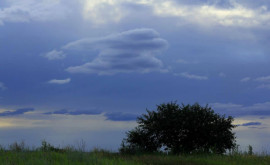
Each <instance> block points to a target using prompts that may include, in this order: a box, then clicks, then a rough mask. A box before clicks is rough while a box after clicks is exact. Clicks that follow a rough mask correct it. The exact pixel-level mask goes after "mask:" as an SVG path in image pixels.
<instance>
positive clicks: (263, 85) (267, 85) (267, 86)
mask: <svg viewBox="0 0 270 165" xmlns="http://www.w3.org/2000/svg"><path fill="white" fill-rule="evenodd" d="M257 88H264V89H270V84H262V85H259V86H258V87H257Z"/></svg>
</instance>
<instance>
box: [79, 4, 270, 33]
mask: <svg viewBox="0 0 270 165" xmlns="http://www.w3.org/2000/svg"><path fill="white" fill-rule="evenodd" d="M127 3H130V4H135V5H142V6H147V7H150V8H151V9H152V12H153V14H154V15H156V16H159V17H175V18H179V21H180V20H185V21H187V22H191V23H195V24H200V25H202V26H208V27H209V26H213V25H217V26H220V25H221V26H227V27H228V26H229V27H244V28H247V27H265V26H267V27H268V26H269V25H270V23H269V22H270V12H268V9H267V6H261V7H259V8H255V9H253V8H249V7H247V6H244V5H243V4H241V3H238V2H236V1H235V0H230V1H228V3H229V4H230V5H229V6H230V7H226V8H225V7H220V6H218V5H216V4H215V3H214V4H209V3H208V2H206V3H204V4H203V3H201V4H200V5H198V4H197V5H192V4H191V3H189V4H187V3H183V2H181V1H175V0H166V1H161V0H137V1H132V0H84V11H83V15H84V18H85V19H90V20H91V21H93V22H94V23H97V24H99V23H107V22H119V21H120V20H121V19H122V18H125V17H126V16H128V15H129V14H130V13H129V11H128V9H126V8H125V7H124V6H125V5H124V4H127ZM104 11H106V12H104Z"/></svg>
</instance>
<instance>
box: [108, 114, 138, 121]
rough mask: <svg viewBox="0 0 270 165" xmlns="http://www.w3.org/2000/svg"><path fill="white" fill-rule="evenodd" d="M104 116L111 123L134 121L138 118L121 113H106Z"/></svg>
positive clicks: (134, 115)
mask: <svg viewBox="0 0 270 165" xmlns="http://www.w3.org/2000/svg"><path fill="white" fill-rule="evenodd" d="M105 116H106V117H107V120H111V121H135V120H136V119H137V117H138V115H136V114H132V113H123V112H112V113H106V114H105Z"/></svg>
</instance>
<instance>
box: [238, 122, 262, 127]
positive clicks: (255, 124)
mask: <svg viewBox="0 0 270 165" xmlns="http://www.w3.org/2000/svg"><path fill="white" fill-rule="evenodd" d="M258 125H262V123H261V122H249V123H244V124H240V125H239V126H244V127H248V126H258Z"/></svg>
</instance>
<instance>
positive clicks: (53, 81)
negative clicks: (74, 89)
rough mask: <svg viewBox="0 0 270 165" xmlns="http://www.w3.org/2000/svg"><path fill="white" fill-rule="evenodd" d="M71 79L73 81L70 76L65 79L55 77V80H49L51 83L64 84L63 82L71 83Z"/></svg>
mask: <svg viewBox="0 0 270 165" xmlns="http://www.w3.org/2000/svg"><path fill="white" fill-rule="evenodd" d="M70 81H71V79H70V78H67V79H64V80H57V79H53V80H50V81H48V83H49V84H59V85H62V84H67V83H70Z"/></svg>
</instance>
